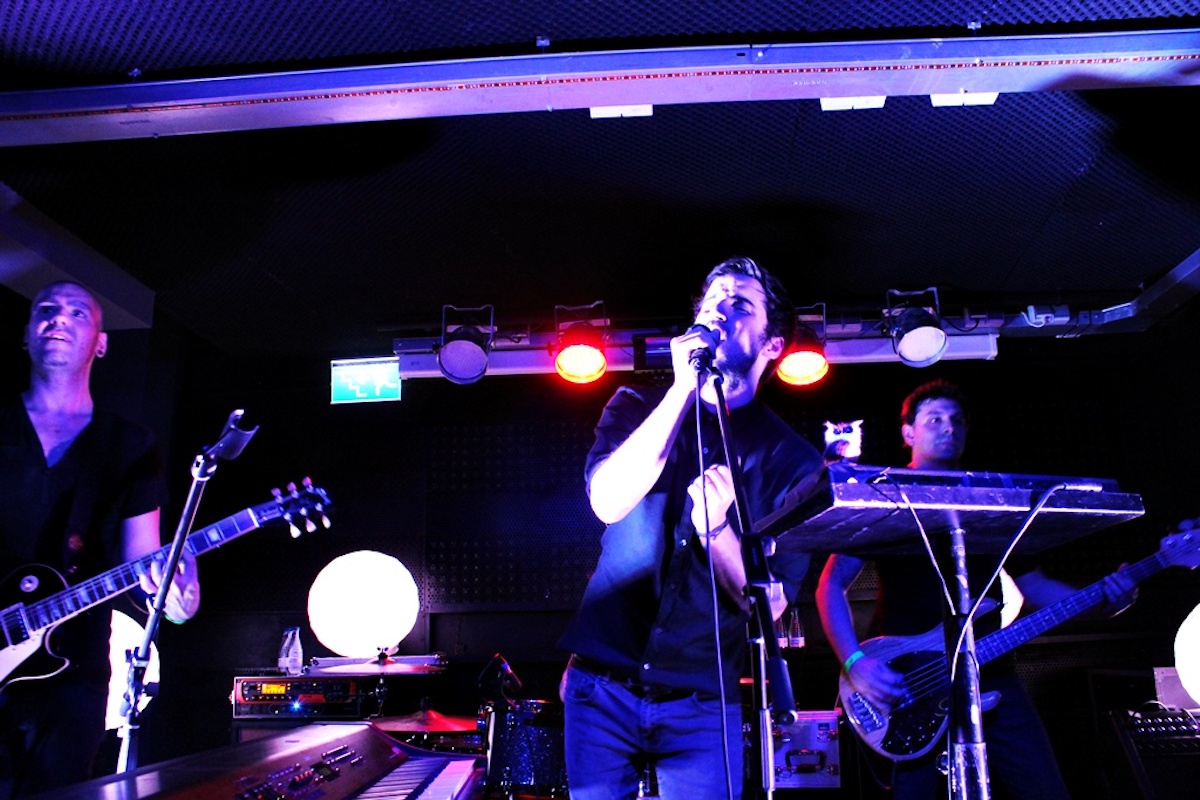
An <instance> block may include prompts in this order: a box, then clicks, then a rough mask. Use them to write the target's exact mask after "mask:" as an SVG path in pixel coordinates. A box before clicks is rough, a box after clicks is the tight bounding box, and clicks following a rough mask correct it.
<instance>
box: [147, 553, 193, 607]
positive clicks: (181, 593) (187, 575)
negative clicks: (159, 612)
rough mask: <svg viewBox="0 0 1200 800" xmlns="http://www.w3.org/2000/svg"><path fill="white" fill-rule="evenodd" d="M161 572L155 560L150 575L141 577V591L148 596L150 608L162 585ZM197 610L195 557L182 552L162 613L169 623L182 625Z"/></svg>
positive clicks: (159, 565)
mask: <svg viewBox="0 0 1200 800" xmlns="http://www.w3.org/2000/svg"><path fill="white" fill-rule="evenodd" d="M162 570H163V565H162V564H161V563H159V562H158V560H157V559H155V560H152V561H151V562H150V574H148V575H146V574H143V575H142V576H141V580H140V583H141V587H142V591H144V592H146V594H148V595H149V596H150V597H149V599H148V600H147V601H146V602H147V605H150V606H151V607H153V603H154V596H155V595H156V594H157V593H158V587H159V586H160V585H162ZM199 608H200V575H199V571H198V570H197V567H196V557H195V556H194V555H192V554H191V553H189V552H188V551H187V550H184V551H183V555H182V556H181V557H180V559H179V566H178V568H177V569H176V571H175V580H173V581H171V588H170V589H168V590H167V600H166V603H165V604H164V605H163V611H164V612H165V613H166V615H167V619H169V620H171V622H174V623H182V622H187V621H188V620H189V619H191V618H192V617H193V616H195V614H196V611H198V610H199Z"/></svg>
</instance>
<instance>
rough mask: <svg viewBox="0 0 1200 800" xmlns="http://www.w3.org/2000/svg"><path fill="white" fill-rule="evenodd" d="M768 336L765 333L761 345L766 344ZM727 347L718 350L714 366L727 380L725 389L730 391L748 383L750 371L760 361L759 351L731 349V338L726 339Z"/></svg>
mask: <svg viewBox="0 0 1200 800" xmlns="http://www.w3.org/2000/svg"><path fill="white" fill-rule="evenodd" d="M767 341H768V337H767V335H766V334H763V336H762V338H761V339H760V340H759V342H758V345H759V347H760V348H761V347H763V346H765V345H766V343H767ZM724 344H725V347H723V348H721V349H720V350H718V351H717V356H716V358H714V359H713V367H714V368H715V369H716V370H717V372H720V373H721V377H722V378H723V379H724V380H725V390H726V391H728V392H734V391H740V390H741V389H742V388H743V387H744V386H745V385H746V384H747V383H749V382H750V373H751V371H752V370H753V369H754V364H755V362H757V361H758V353H757V352H755V353H747V352H746V351H745V350H742V349H741V348H737V349H731V348H730V347H729V345H730V344H733V343H732V342H730V341H729V340H726V341H725V343H724Z"/></svg>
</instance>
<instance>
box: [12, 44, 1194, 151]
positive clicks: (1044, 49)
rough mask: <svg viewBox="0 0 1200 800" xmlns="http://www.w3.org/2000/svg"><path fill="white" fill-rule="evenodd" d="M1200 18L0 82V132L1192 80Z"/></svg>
mask: <svg viewBox="0 0 1200 800" xmlns="http://www.w3.org/2000/svg"><path fill="white" fill-rule="evenodd" d="M1198 66H1200V32H1198V31H1192V30H1160V31H1144V32H1134V33H1099V34H1072V35H1061V36H1004V37H972V38H962V39H913V40H896V41H880V42H843V43H833V44H775V45H746V46H721V47H700V48H695V47H691V48H673V49H656V50H626V51H618V52H600V53H564V54H551V53H543V54H537V55H528V56H516V57H506V58H481V59H470V60H454V61H438V62H424V63H415V64H391V65H378V66H368V67H354V68H344V69H331V70H311V71H304V72H286V73H277V74H263V75H241V76H228V77H222V78H213V79H200V80H185V81H167V82H157V83H134V84H127V85H120V86H96V87H80V88H70V89H54V90H40V91H25V92H8V93H0V146H18V145H37V144H57V143H63V142H79V141H96V140H106V139H136V138H146V137H155V136H178V135H185V134H198V133H215V132H221V131H238V130H255V129H265V128H283V127H294V126H302V125H328V124H335V123H346V122H366V121H377V120H394V119H414V118H420V117H440V116H460V115H472V114H500V113H513V112H527V111H560V110H564V109H579V108H597V107H612V106H634V105H637V106H646V105H651V106H653V105H667V104H677V103H716V102H742V101H767V100H804V99H819V98H837V97H879V96H901V95H934V94H941V95H946V94H955V93H988V92H1001V93H1004V92H1035V91H1061V90H1078V89H1098V88H1111V87H1130V86H1182V85H1200V69H1198V68H1197V67H1198Z"/></svg>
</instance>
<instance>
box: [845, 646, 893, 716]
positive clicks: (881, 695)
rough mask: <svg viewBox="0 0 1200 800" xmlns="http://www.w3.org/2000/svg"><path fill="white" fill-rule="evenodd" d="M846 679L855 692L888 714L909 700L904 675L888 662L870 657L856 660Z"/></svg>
mask: <svg viewBox="0 0 1200 800" xmlns="http://www.w3.org/2000/svg"><path fill="white" fill-rule="evenodd" d="M846 679H847V680H848V681H849V682H850V685H851V686H852V687H854V691H856V692H858V693H859V694H861V695H862V696H863V697H865V698H867V700H869V701H870V702H871V703H872V704H873V705H876V706H878V707H880V708H881V709H883V710H884V711H886V712H891V710H892V709H893V708H895V707H896V706H898V705H900V704H901V703H903V702H904V701H905V700H907V699H908V691H907V689H905V687H904V675H902V674H901V673H899V672H896V671H895V670H893V669H892V668H891V667H889V666H888V665H887V663H886V662H884V661H881V660H880V659H878V658H873V657H871V656H869V655H863V656H861V657H859V658H858V659H855V661H854V663H852V664H851V665H850V669H849V671H847V672H846Z"/></svg>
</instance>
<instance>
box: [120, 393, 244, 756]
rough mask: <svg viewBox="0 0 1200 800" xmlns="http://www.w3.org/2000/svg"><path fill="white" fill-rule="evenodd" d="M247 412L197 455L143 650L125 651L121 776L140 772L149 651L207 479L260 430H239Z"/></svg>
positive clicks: (150, 690) (238, 414)
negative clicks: (142, 706)
mask: <svg viewBox="0 0 1200 800" xmlns="http://www.w3.org/2000/svg"><path fill="white" fill-rule="evenodd" d="M244 413H245V412H244V411H243V410H242V409H240V408H239V409H236V410H234V412H233V413H232V414H230V415H229V419H228V420H227V421H226V423H225V429H224V430H223V431H222V433H221V437H220V439H218V440H217V443H216V444H214V445H209V446H207V447H205V448H204V449H203V450H201V451H200V452H199V453H197V454H196V458H195V460H194V461H193V462H192V470H191V471H192V485H191V488H190V489H189V490H188V496H187V500H186V501H185V502H184V507H183V512H182V513H181V514H180V518H179V525H178V526H177V527H176V529H175V538H174V539H173V540H172V542H171V549H170V550H169V551H168V555H167V563H166V564H165V565H164V566H163V571H162V582H161V583H160V584H159V587H158V591H157V592H156V593H155V595H154V603H153V604H152V606H151V609H150V618H149V619H148V620H147V621H146V633H145V636H144V638H143V639H142V644H141V646H140V647H138V648H137V649H136V650H127V651H126V652H125V660H126V661H128V662H129V675H128V677H127V679H126V680H127V688H126V690H125V697H124V699H123V701H122V704H121V713H122V715H123V716H124V717H125V721H124V723H122V725H121V752H120V755H119V756H118V757H117V773H118V774H119V773H122V772H128V771H131V770H134V769H137V759H138V743H137V733H138V731H139V730H140V729H141V722H140V718H139V715H140V709H139V708H138V706H139V705H140V704H141V699H142V694H143V693H145V694H148V695H152V694H154V693H155V691H157V687H150V686H147V685H146V684H145V678H146V669H147V668H148V667H149V666H150V648H151V646H152V645H153V644H154V639H155V637H156V636H157V635H158V628H159V626H160V624H161V623H162V619H163V617H164V616H166V612H165V611H164V608H165V607H166V603H167V592H168V591H169V590H170V588H171V581H173V580H174V578H175V571H176V570H177V569H178V568H179V560H180V559H181V558H182V557H183V548H184V547H185V545H186V542H187V536H188V533H189V532H190V531H191V527H192V522H193V520H194V519H195V516H196V510H197V508H198V507H199V504H200V497H201V495H203V493H204V487H205V485H206V484H207V483H208V479H209V478H211V477H212V476H213V474H214V473H215V472H216V471H217V461H218V459H222V458H224V459H228V460H232V459H235V458H237V457H238V456H239V455H241V452H242V450H243V449H244V448H245V447H246V444H247V442H249V441H250V438H251V437H252V436H254V434H255V433H256V432H257V431H258V426H255V427H254V428H251V429H250V430H248V431H245V430H241V429H240V428H238V423H239V422H240V421H241V419H242V415H243V414H244Z"/></svg>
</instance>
